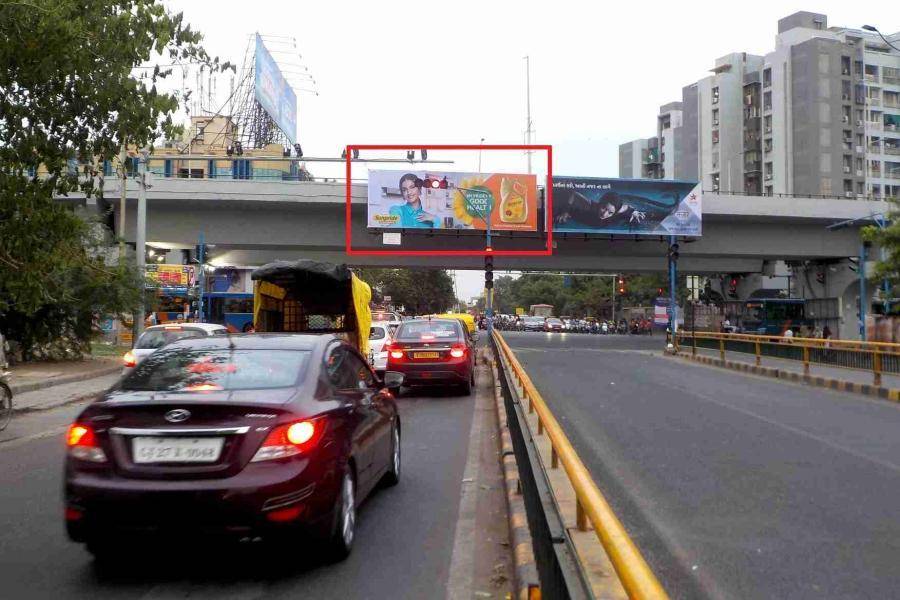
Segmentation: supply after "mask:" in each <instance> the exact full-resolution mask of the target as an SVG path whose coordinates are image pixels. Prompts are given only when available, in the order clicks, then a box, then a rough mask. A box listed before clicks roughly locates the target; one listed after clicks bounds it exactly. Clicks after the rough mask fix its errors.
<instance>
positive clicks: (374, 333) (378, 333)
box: [369, 327, 387, 340]
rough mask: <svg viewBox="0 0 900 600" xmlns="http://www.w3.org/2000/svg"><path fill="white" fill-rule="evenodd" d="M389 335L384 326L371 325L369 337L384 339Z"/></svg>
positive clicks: (371, 338)
mask: <svg viewBox="0 0 900 600" xmlns="http://www.w3.org/2000/svg"><path fill="white" fill-rule="evenodd" d="M386 336H387V332H386V331H385V330H384V327H370V328H369V339H370V340H383V339H384V338H385V337H386Z"/></svg>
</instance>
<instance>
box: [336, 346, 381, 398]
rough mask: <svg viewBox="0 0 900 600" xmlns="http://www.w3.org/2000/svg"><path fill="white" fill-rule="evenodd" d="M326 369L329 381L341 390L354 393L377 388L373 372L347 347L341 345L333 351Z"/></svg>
mask: <svg viewBox="0 0 900 600" xmlns="http://www.w3.org/2000/svg"><path fill="white" fill-rule="evenodd" d="M325 368H326V370H327V372H328V379H329V380H330V381H331V383H332V384H333V385H334V387H335V388H337V389H339V390H344V391H352V390H361V389H366V388H370V387H374V386H375V378H374V377H373V376H372V371H371V370H370V369H369V367H368V366H367V365H366V363H365V362H363V360H362V359H361V358H359V357H358V356H357V355H356V354H354V353H353V352H352V351H351V350H350V349H349V348H347V347H346V346H343V345H340V346H336V347H334V349H332V351H331V353H330V354H329V355H328V358H327V359H326V365H325Z"/></svg>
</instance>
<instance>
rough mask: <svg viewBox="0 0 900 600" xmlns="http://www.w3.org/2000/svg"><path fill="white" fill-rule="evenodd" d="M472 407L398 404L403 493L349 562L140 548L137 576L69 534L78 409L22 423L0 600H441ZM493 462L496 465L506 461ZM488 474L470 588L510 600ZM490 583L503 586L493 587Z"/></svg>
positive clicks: (311, 553)
mask: <svg viewBox="0 0 900 600" xmlns="http://www.w3.org/2000/svg"><path fill="white" fill-rule="evenodd" d="M483 383H484V385H485V388H484V389H485V390H486V389H487V387H486V380H483ZM474 406H475V396H468V397H457V396H455V395H449V394H442V393H440V392H439V391H435V392H430V393H429V392H426V393H424V394H423V395H417V396H406V395H404V397H402V398H401V399H400V410H401V418H402V419H403V434H404V437H403V441H402V449H403V474H402V480H401V483H400V485H398V486H396V487H394V488H390V489H383V490H380V491H378V492H376V493H375V495H374V496H371V497H370V498H369V499H368V500H367V501H366V502H365V504H364V505H363V506H362V508H361V510H360V514H359V521H358V530H357V540H356V545H355V547H354V551H353V554H352V555H351V556H350V557H349V558H348V559H347V560H346V561H344V562H341V563H337V564H323V563H322V562H321V561H319V560H318V558H317V556H316V549H315V548H311V547H308V545H306V544H305V543H304V542H303V540H298V544H297V554H296V556H294V557H282V558H283V559H282V560H277V561H275V560H272V558H271V557H270V556H268V555H265V554H263V553H261V552H259V549H258V548H254V547H244V548H237V549H236V548H235V547H233V546H228V547H227V548H197V549H190V550H189V551H183V549H177V548H173V549H172V554H171V555H156V556H146V555H143V554H142V553H140V552H139V550H140V548H139V547H134V548H123V552H124V553H127V554H133V555H134V560H135V564H134V565H133V566H128V567H125V568H119V567H117V570H116V571H115V572H110V571H108V570H104V569H100V568H97V567H95V565H94V562H93V560H92V559H91V557H90V555H89V554H88V553H87V552H86V551H85V550H84V549H83V548H82V547H81V546H80V545H76V544H73V543H70V542H69V541H68V540H67V539H66V538H65V534H64V531H63V521H62V503H61V475H62V455H63V438H62V429H63V428H64V427H65V426H66V425H67V424H68V423H69V422H70V421H71V419H72V418H73V417H74V416H75V415H76V414H77V412H78V410H79V409H80V406H67V407H64V408H59V409H56V410H53V411H45V412H41V413H33V414H26V415H23V416H21V417H17V418H16V419H15V420H14V425H15V430H16V432H17V436H16V437H18V439H15V440H12V441H6V442H3V443H0V482H2V483H0V597H2V598H17V599H18V598H67V599H68V598H91V599H94V600H100V599H103V598H147V599H150V598H153V599H156V598H186V597H190V598H192V599H193V598H216V599H217V600H226V599H242V600H244V599H247V600H249V599H255V598H267V599H268V598H292V599H298V598H317V599H318V598H347V599H352V598H378V599H381V598H442V597H444V594H445V590H446V587H447V582H448V575H449V569H450V565H451V554H452V552H453V548H454V540H455V534H456V532H457V524H458V513H459V507H460V495H461V490H462V487H463V485H465V484H464V483H463V481H462V480H463V473H464V469H465V467H466V459H467V449H468V442H469V435H470V427H471V425H472V418H473V408H474ZM491 427H494V431H493V432H491ZM483 430H484V432H485V436H486V438H485V439H486V440H487V441H486V442H485V444H486V446H485V447H490V444H489V441H490V439H491V435H492V433H493V434H495V432H496V428H495V426H494V425H491V424H486V425H484V427H483ZM476 456H477V453H476ZM489 458H490V461H492V462H493V464H495V465H496V463H497V456H496V453H494V454H493V456H491V457H489ZM481 472H483V473H484V474H485V475H484V477H487V476H488V475H492V476H493V477H494V478H495V480H496V481H493V480H492V481H487V480H486V479H485V480H483V479H481V478H480V479H479V480H477V481H474V482H469V483H470V484H471V485H472V486H474V488H475V489H478V490H484V493H486V494H490V500H489V501H487V502H485V501H483V497H482V496H479V509H478V511H477V512H478V515H477V521H478V523H477V530H478V531H479V536H478V538H479V540H478V542H479V543H476V544H475V545H474V550H473V553H474V557H473V558H474V560H469V561H468V563H467V564H469V565H470V566H471V567H472V568H473V569H475V570H476V573H475V576H474V582H473V583H472V585H474V586H476V589H482V590H483V589H487V590H488V591H489V592H492V593H490V594H486V595H485V596H483V597H504V596H505V594H506V588H505V587H504V586H503V585H502V584H503V582H504V581H505V579H504V578H503V574H504V573H508V571H504V569H503V568H502V566H503V565H501V568H497V569H493V570H492V567H494V566H495V564H497V562H498V560H499V559H498V554H499V553H506V554H508V553H509V551H508V547H507V546H506V544H507V542H506V539H505V535H506V516H505V512H503V511H502V510H500V508H502V507H503V506H504V505H503V504H502V503H503V502H504V497H503V494H502V492H501V491H500V490H502V481H501V480H500V475H499V467H496V469H495V472H493V473H491V472H490V469H488V468H482V469H481ZM495 483H496V486H495V485H494V484H495ZM488 488H490V489H488ZM492 503H493V504H494V505H495V506H491V504H492ZM498 507H499V508H498ZM473 518H474V517H473ZM473 527H474V526H473ZM491 536H493V537H491ZM463 558H465V557H463ZM500 562H502V561H500ZM464 563H465V561H464ZM482 565H487V569H486V570H485V569H483V568H482ZM479 577H480V579H479ZM486 578H492V579H491V580H490V581H485V579H486ZM491 582H494V583H496V584H497V585H495V586H494V587H493V588H491V587H488V584H489V583H491ZM501 587H502V588H503V589H502V590H501V589H500V588H501Z"/></svg>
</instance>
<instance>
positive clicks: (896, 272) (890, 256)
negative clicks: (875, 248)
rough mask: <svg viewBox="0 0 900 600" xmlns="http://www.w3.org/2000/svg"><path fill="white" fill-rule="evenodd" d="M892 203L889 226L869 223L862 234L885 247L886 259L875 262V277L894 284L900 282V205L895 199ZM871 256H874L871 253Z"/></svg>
mask: <svg viewBox="0 0 900 600" xmlns="http://www.w3.org/2000/svg"><path fill="white" fill-rule="evenodd" d="M892 204H893V210H891V212H890V214H889V215H888V219H889V223H888V225H887V227H885V228H883V229H882V228H880V227H878V226H876V225H869V226H868V227H864V228H863V229H862V236H863V239H865V240H866V241H869V242H873V243H875V244H878V245H879V246H881V247H883V248H884V249H885V259H884V260H883V261H882V260H879V261H878V262H877V263H876V264H875V272H874V273H873V276H874V278H875V279H887V280H888V281H889V282H890V283H891V285H892V286H893V285H896V284H898V283H900V205H898V204H897V203H896V202H895V201H893V202H892ZM870 258H873V256H872V255H871V254H870Z"/></svg>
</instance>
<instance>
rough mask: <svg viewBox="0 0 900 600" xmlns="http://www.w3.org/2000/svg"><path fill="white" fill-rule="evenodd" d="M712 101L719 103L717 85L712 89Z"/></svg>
mask: <svg viewBox="0 0 900 600" xmlns="http://www.w3.org/2000/svg"><path fill="white" fill-rule="evenodd" d="M712 103H713V104H718V103H719V88H718V87H714V88H713V89H712Z"/></svg>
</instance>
